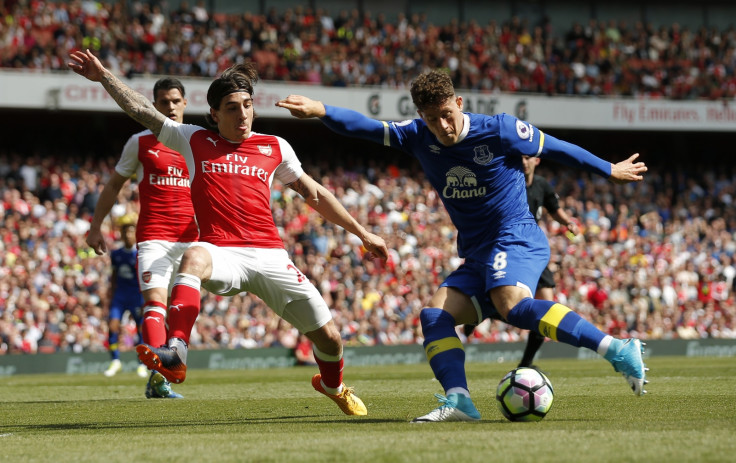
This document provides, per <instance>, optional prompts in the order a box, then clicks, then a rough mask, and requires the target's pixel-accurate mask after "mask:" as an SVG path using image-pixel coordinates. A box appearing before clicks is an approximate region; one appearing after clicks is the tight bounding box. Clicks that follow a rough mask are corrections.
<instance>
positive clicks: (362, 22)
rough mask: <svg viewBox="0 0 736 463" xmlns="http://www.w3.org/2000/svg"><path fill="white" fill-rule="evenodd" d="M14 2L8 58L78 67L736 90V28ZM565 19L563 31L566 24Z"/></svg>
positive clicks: (13, 64) (729, 93) (377, 81)
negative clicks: (238, 67) (79, 60)
mask: <svg viewBox="0 0 736 463" xmlns="http://www.w3.org/2000/svg"><path fill="white" fill-rule="evenodd" d="M128 5H129V6H128V8H127V9H126V7H125V3H112V4H110V3H94V2H85V1H81V0H72V1H71V2H68V3H65V2H58V3H56V2H11V3H7V2H6V3H4V4H2V5H0V17H3V18H6V21H4V23H0V67H8V68H24V69H45V70H62V71H66V70H67V69H66V64H65V63H66V58H67V56H68V53H69V52H70V51H71V50H73V49H78V48H80V47H85V48H91V49H93V50H94V51H96V52H97V54H98V55H99V56H100V57H101V58H102V59H103V60H104V61H105V63H104V64H106V66H108V67H109V68H110V69H112V70H113V71H114V72H116V73H119V74H125V75H128V76H131V75H134V74H159V75H179V76H210V77H212V76H215V75H216V74H218V73H219V72H221V71H222V70H224V69H226V68H227V67H229V66H230V65H231V64H233V63H234V62H237V61H242V60H247V59H250V60H253V61H255V62H256V63H257V64H258V69H259V72H260V74H261V76H262V77H263V79H264V80H280V81H295V82H308V83H313V84H320V85H326V86H339V87H344V86H361V85H374V86H381V87H387V88H400V89H401V88H407V86H408V83H409V82H410V81H411V79H413V78H414V77H415V76H416V75H418V74H419V73H421V72H422V71H423V70H424V69H427V68H446V69H448V70H449V71H450V73H451V75H452V76H453V80H454V83H455V86H456V87H457V88H462V89H469V90H474V91H478V92H487V93H494V92H531V93H546V94H566V95H571V94H574V95H617V96H618V95H625V96H636V97H648V98H669V99H694V98H704V99H720V98H730V99H732V98H734V97H735V96H736V74H734V69H735V68H736V66H734V63H735V62H736V52H734V49H735V48H736V29H734V28H733V26H731V27H728V28H726V29H725V30H718V29H716V28H712V27H711V28H708V27H699V28H695V29H689V28H687V27H682V26H681V25H679V24H677V23H674V24H671V25H659V26H656V27H655V26H654V25H653V24H651V23H647V24H644V23H642V22H634V23H632V24H628V23H626V22H625V21H618V22H617V21H615V20H610V21H608V22H603V21H601V22H599V21H597V20H595V19H591V20H589V21H588V22H587V23H586V24H584V25H583V24H580V23H574V24H572V25H569V24H552V23H551V21H550V20H549V18H543V20H542V21H541V22H540V23H539V24H530V23H529V22H528V21H527V20H525V19H521V18H519V17H516V16H515V17H511V18H506V19H504V20H500V21H496V20H492V21H490V22H489V23H487V24H479V23H477V22H476V21H475V20H472V19H471V20H469V21H465V22H460V21H458V20H457V19H454V18H450V19H448V21H447V23H445V24H437V25H435V24H432V23H429V22H428V21H427V19H426V17H425V16H424V15H422V14H416V13H415V14H412V15H411V16H406V15H404V14H403V13H399V14H398V15H397V17H396V18H393V19H392V18H386V17H385V15H383V14H378V15H376V16H374V15H373V14H372V13H371V11H369V10H365V11H363V12H360V11H358V10H352V11H347V10H341V11H339V12H338V13H337V15H331V14H330V13H329V12H328V11H326V10H324V9H321V10H318V11H317V12H316V13H315V12H314V11H313V10H312V9H311V7H309V6H296V7H293V8H286V9H284V10H283V11H280V10H277V9H275V8H270V9H269V10H268V12H267V13H266V14H258V13H253V12H250V11H247V12H244V13H242V14H240V13H231V14H213V13H212V12H210V11H208V10H207V6H206V2H204V1H203V0H197V1H196V3H195V4H194V6H190V4H189V3H188V2H187V1H183V2H181V4H180V5H179V7H178V8H177V9H175V10H172V11H170V12H168V14H166V13H164V12H163V11H162V10H161V7H160V6H159V5H158V4H153V6H151V5H149V4H148V3H146V2H132V3H129V4H128ZM556 31H560V32H559V33H557V32H556Z"/></svg>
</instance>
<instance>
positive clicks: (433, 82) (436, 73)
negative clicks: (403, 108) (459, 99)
mask: <svg viewBox="0 0 736 463" xmlns="http://www.w3.org/2000/svg"><path fill="white" fill-rule="evenodd" d="M410 91H411V99H412V101H413V102H414V106H416V107H417V108H418V109H419V110H420V111H421V110H422V109H426V108H431V107H437V106H440V105H441V104H442V103H444V102H445V101H447V100H448V98H452V97H453V96H455V87H454V86H453V85H452V79H451V78H450V75H449V74H448V73H447V72H445V71H442V70H439V69H435V70H432V71H429V72H426V73H424V74H421V75H420V76H418V77H417V78H416V79H414V81H413V82H412V83H411V90H410Z"/></svg>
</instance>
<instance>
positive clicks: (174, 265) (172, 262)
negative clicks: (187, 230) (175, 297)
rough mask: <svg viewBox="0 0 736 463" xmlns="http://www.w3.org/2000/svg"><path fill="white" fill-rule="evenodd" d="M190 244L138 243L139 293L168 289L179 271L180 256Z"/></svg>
mask: <svg viewBox="0 0 736 463" xmlns="http://www.w3.org/2000/svg"><path fill="white" fill-rule="evenodd" d="M190 245H191V243H172V242H170V241H161V240H150V241H143V242H141V243H138V282H139V283H140V285H141V291H146V290H148V289H153V288H168V294H171V287H172V286H173V285H174V276H175V275H176V273H177V272H178V271H179V264H180V263H181V256H182V255H183V254H184V251H186V250H187V249H188V248H189V246H190Z"/></svg>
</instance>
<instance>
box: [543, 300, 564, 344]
mask: <svg viewBox="0 0 736 463" xmlns="http://www.w3.org/2000/svg"><path fill="white" fill-rule="evenodd" d="M568 312H571V310H570V309H568V308H567V307H565V306H564V305H562V304H553V305H552V307H550V308H549V310H548V311H547V313H546V314H544V317H542V319H541V320H540V321H539V332H540V333H542V334H543V335H544V336H547V337H548V338H550V339H554V340H555V341H557V327H558V326H560V322H561V321H562V319H563V318H565V315H567V313H568Z"/></svg>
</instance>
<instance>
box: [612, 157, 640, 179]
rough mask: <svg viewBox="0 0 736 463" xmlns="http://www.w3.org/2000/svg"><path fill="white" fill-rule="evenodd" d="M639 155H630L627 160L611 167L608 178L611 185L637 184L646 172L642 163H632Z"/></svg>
mask: <svg viewBox="0 0 736 463" xmlns="http://www.w3.org/2000/svg"><path fill="white" fill-rule="evenodd" d="M638 157H639V153H634V154H632V155H631V156H630V157H629V158H628V159H625V160H623V161H621V162H617V163H616V164H612V165H611V176H610V177H609V178H608V179H609V180H610V181H612V182H613V183H629V182H638V181H639V180H642V179H643V178H644V177H643V176H642V175H641V174H643V173H644V172H646V171H647V166H646V165H645V164H644V163H643V162H634V160H636V158H638Z"/></svg>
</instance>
